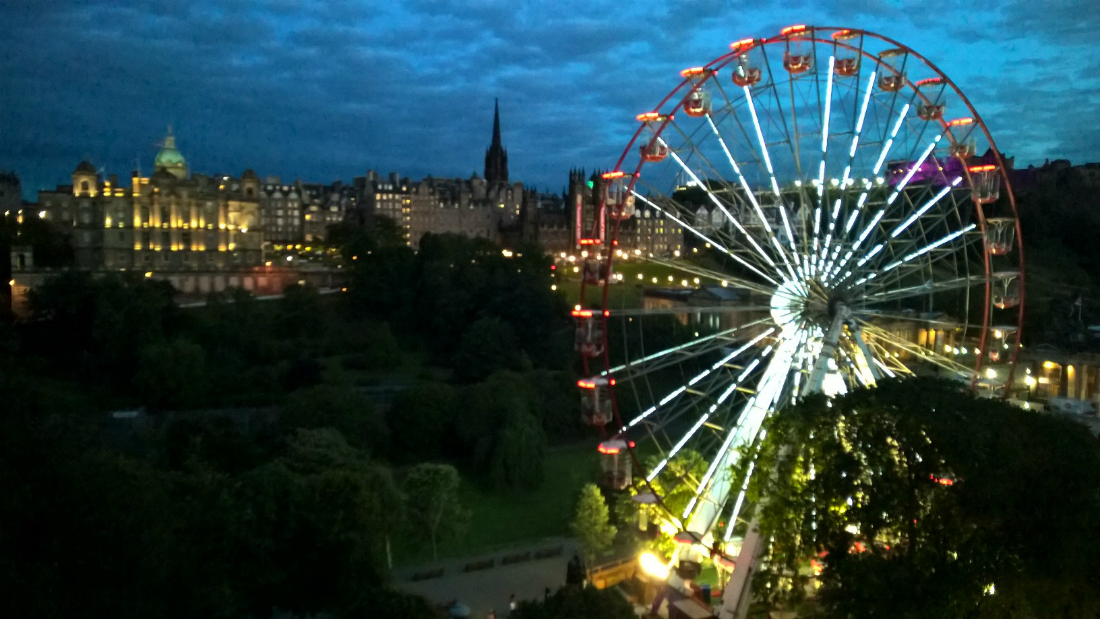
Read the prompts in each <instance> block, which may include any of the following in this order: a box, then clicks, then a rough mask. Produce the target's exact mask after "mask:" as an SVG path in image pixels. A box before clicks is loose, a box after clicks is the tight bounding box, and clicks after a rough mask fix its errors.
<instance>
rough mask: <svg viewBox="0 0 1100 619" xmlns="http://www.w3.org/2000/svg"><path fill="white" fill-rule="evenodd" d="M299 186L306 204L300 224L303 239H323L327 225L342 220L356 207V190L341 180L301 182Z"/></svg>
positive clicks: (309, 240)
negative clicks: (328, 182)
mask: <svg viewBox="0 0 1100 619" xmlns="http://www.w3.org/2000/svg"><path fill="white" fill-rule="evenodd" d="M301 187H302V196H303V199H304V200H305V205H306V206H305V215H304V217H303V219H304V220H305V221H304V223H303V224H302V226H303V228H302V230H303V235H302V236H303V239H302V240H304V241H307V242H315V241H323V240H324V239H325V235H326V234H327V232H328V228H329V226H332V225H334V224H338V223H340V222H342V221H344V219H345V217H347V216H348V214H350V213H354V212H355V210H356V208H357V205H358V201H359V197H358V195H359V194H358V192H357V191H356V189H355V187H353V186H351V185H346V184H344V183H343V182H341V181H336V182H335V183H333V184H331V185H319V184H314V183H303V184H302V185H301Z"/></svg>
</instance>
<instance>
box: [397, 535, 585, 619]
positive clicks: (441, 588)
mask: <svg viewBox="0 0 1100 619" xmlns="http://www.w3.org/2000/svg"><path fill="white" fill-rule="evenodd" d="M559 548H560V549H561V550H560V553H559V552H556V551H557V549H559ZM579 550H580V546H579V545H578V544H577V542H576V540H574V539H572V538H566V537H554V538H547V539H543V540H539V541H537V542H526V543H520V544H516V545H513V546H507V547H502V548H500V549H497V550H494V551H491V552H485V553H479V554H474V555H468V556H465V557H456V558H451V559H441V560H439V561H432V562H429V563H423V564H420V565H416V566H411V567H405V568H401V569H398V570H395V571H394V582H393V586H394V587H397V588H398V589H401V590H403V591H408V592H410V593H416V594H418V595H422V596H424V597H426V598H428V600H430V601H431V602H433V603H436V604H443V603H446V602H450V601H451V600H458V601H459V602H462V603H463V604H465V605H466V606H468V607H469V608H470V611H471V612H470V617H471V618H473V619H481V618H483V617H485V616H486V615H487V614H488V613H489V611H490V610H495V611H496V616H497V617H499V618H503V617H507V616H508V598H509V596H511V595H513V594H514V595H515V596H516V599H517V600H527V599H542V597H543V594H544V592H545V591H546V588H547V587H549V588H550V591H551V592H554V591H557V590H558V588H559V587H561V586H562V585H564V584H565V566H566V564H567V563H568V562H569V560H570V559H571V558H572V557H573V554H574V553H576V552H579ZM526 553H530V555H529V556H530V558H528V559H525V560H519V561H516V562H512V563H509V564H507V565H505V564H504V559H505V557H510V558H513V559H518V558H519V557H521V556H523V555H525V554H526ZM540 553H543V554H547V555H549V554H552V555H553V556H547V557H545V558H539V554H540ZM489 561H492V562H493V565H492V567H486V568H484V569H478V570H474V571H469V572H467V571H466V568H467V566H471V565H478V564H486V563H488V562H489ZM439 569H442V570H443V574H442V576H436V577H433V578H425V579H422V580H414V576H417V575H422V574H426V573H430V572H435V571H437V570H439Z"/></svg>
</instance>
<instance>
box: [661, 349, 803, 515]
mask: <svg viewBox="0 0 1100 619" xmlns="http://www.w3.org/2000/svg"><path fill="white" fill-rule="evenodd" d="M794 353H795V340H794V339H793V338H785V339H782V340H781V341H780V344H779V347H778V348H777V350H776V353H775V355H774V356H773V357H772V360H771V361H770V362H769V363H768V367H767V369H766V370H765V371H764V374H763V375H762V376H761V378H760V382H759V383H758V386H757V389H756V393H755V394H754V395H753V396H752V397H751V398H749V401H748V402H747V403H746V405H745V407H744V408H743V409H742V411H741V413H740V415H739V417H738V423H737V425H736V426H735V427H733V428H731V429H730V431H729V432H728V433H727V436H726V440H725V441H723V443H722V445H721V446H720V447H719V448H718V451H717V453H716V454H715V457H714V459H713V460H712V461H711V464H710V467H709V468H708V469H707V471H706V473H705V474H704V475H703V477H702V479H701V480H700V481H699V483H698V484H697V485H696V487H695V492H694V496H693V497H692V498H691V500H690V501H688V505H687V507H686V508H685V509H684V511H683V513H682V514H681V516H680V518H681V519H683V520H688V518H689V516H690V520H688V524H687V528H688V530H690V531H696V532H698V533H705V532H706V531H709V530H710V529H711V527H712V526H713V525H714V520H715V519H716V518H717V516H718V513H719V510H720V509H721V508H722V506H724V505H725V504H726V500H727V499H728V497H729V491H730V487H731V486H732V482H733V479H732V477H733V471H732V467H733V465H734V464H736V463H737V460H738V459H739V456H740V452H739V449H738V448H740V447H742V446H744V445H747V444H750V443H752V442H753V441H754V440H755V439H756V436H757V434H758V433H759V431H760V427H761V425H762V424H763V422H764V419H765V417H767V415H768V413H769V412H770V411H771V409H772V407H773V406H774V405H775V404H776V402H778V401H779V400H780V398H781V397H782V396H783V392H784V391H785V390H786V389H787V388H788V387H789V381H788V377H789V375H790V372H791V365H792V363H793V357H794Z"/></svg>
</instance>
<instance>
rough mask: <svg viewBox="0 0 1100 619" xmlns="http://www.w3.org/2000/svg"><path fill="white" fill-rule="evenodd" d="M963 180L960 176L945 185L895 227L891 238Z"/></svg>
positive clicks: (895, 236)
mask: <svg viewBox="0 0 1100 619" xmlns="http://www.w3.org/2000/svg"><path fill="white" fill-rule="evenodd" d="M961 181H962V177H961V176H960V177H958V178H956V179H955V180H954V181H952V182H951V184H950V185H948V186H947V187H944V188H943V189H941V190H940V192H939V193H937V194H936V195H935V196H933V197H932V199H931V200H929V201H928V202H925V203H924V206H922V207H920V208H919V209H917V211H916V212H914V213H913V214H912V215H910V216H909V218H908V219H906V220H905V221H903V222H902V223H901V225H899V226H898V227H897V228H894V230H893V232H891V233H890V238H892V239H894V238H897V236H898V235H899V234H901V233H902V232H904V231H905V229H906V228H908V227H909V226H910V225H912V224H913V222H914V221H916V220H917V219H919V218H920V217H921V216H922V215H924V214H925V213H927V212H928V209H930V208H932V207H933V206H935V204H936V203H937V202H939V201H940V198H942V197H944V196H946V195H947V194H948V192H950V191H951V189H952V188H954V187H955V186H956V185H958V184H959V182H961Z"/></svg>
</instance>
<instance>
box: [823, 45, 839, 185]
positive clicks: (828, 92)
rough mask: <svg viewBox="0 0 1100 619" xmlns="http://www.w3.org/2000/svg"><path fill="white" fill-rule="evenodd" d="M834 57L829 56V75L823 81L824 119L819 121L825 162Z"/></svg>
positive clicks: (827, 147)
mask: <svg viewBox="0 0 1100 619" xmlns="http://www.w3.org/2000/svg"><path fill="white" fill-rule="evenodd" d="M835 63H836V58H835V57H833V56H829V77H828V79H827V80H826V82H825V119H824V120H823V121H822V123H821V157H822V162H821V163H822V164H824V163H825V161H824V158H825V153H826V151H828V150H829V112H830V111H831V110H832V107H833V65H834V64H835Z"/></svg>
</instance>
